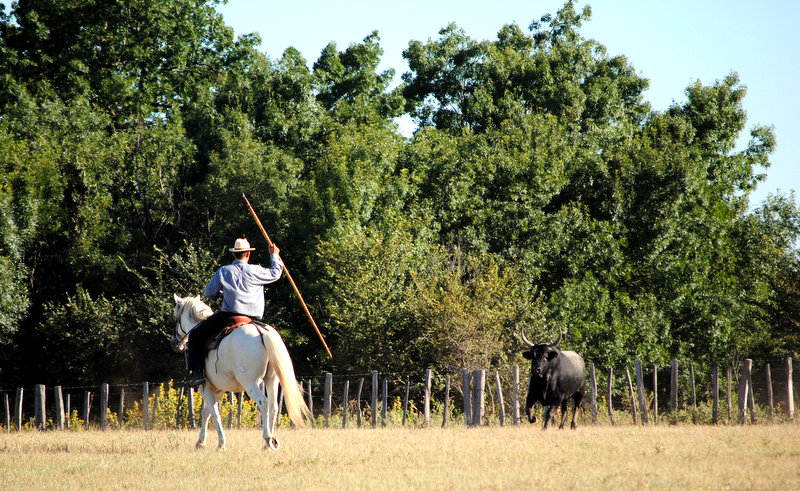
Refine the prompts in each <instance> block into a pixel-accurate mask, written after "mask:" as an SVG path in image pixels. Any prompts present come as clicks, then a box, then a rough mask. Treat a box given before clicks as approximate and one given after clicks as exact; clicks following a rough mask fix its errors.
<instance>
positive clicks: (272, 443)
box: [267, 436, 281, 450]
mask: <svg viewBox="0 0 800 491" xmlns="http://www.w3.org/2000/svg"><path fill="white" fill-rule="evenodd" d="M267 446H268V447H269V449H270V450H278V449H279V448H281V442H280V441H279V440H278V439H277V438H275V437H274V436H273V437H270V438H269V439H268V440H267Z"/></svg>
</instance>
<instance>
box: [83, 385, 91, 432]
mask: <svg viewBox="0 0 800 491" xmlns="http://www.w3.org/2000/svg"><path fill="white" fill-rule="evenodd" d="M91 407H92V393H91V392H89V391H88V390H87V391H85V392H84V393H83V429H84V430H88V429H89V411H90V408H91Z"/></svg>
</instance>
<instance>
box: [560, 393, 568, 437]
mask: <svg viewBox="0 0 800 491" xmlns="http://www.w3.org/2000/svg"><path fill="white" fill-rule="evenodd" d="M567 402H568V399H564V400H563V401H561V423H559V425H558V429H559V430H563V429H564V423H566V422H567Z"/></svg>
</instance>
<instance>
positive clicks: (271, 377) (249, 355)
mask: <svg viewBox="0 0 800 491" xmlns="http://www.w3.org/2000/svg"><path fill="white" fill-rule="evenodd" d="M212 313H213V311H212V310H211V307H209V306H208V305H206V304H205V303H203V302H202V301H201V300H200V297H199V296H197V297H186V298H181V297H179V296H177V295H175V333H174V334H173V336H172V340H171V344H172V347H173V348H174V349H175V350H176V351H184V350H185V349H186V345H187V342H188V340H189V331H191V330H192V329H193V328H194V327H195V326H197V324H199V323H200V321H202V320H203V319H206V318H207V317H208V316H210V315H211V314H212ZM205 368H206V371H205V376H206V381H205V383H203V385H202V386H201V389H200V392H201V394H202V395H203V412H202V417H201V419H200V437H199V438H198V440H197V447H198V448H201V447H204V446H205V441H206V427H207V426H208V419H209V418H210V417H211V416H213V417H214V425H215V426H216V427H217V436H218V448H219V449H224V448H225V442H226V438H225V433H224V432H223V431H222V418H221V417H220V414H219V400H220V397H221V396H222V394H223V393H224V392H241V391H242V390H245V391H247V394H248V395H249V396H250V398H251V399H253V400H254V401H256V403H257V404H258V409H259V410H260V411H261V426H262V428H263V429H264V431H263V436H264V442H265V445H264V448H267V447H269V448H271V449H277V448H279V447H280V442H279V441H278V439H277V438H275V437H274V436H273V434H274V431H275V418H276V416H277V414H278V382H279V381H280V384H281V386H282V387H283V393H284V397H283V399H284V401H285V402H286V409H287V412H288V413H289V419H291V421H292V423H294V424H295V426H297V427H302V426H303V425H304V424H305V418H310V417H311V413H310V411H309V410H308V407H307V406H306V403H305V401H304V400H303V393H302V390H301V389H300V386H299V385H298V383H297V380H296V379H295V375H294V367H293V366H292V360H291V359H290V358H289V352H288V351H287V350H286V345H285V344H284V343H283V340H282V339H281V337H280V335H279V334H278V332H277V331H276V330H275V329H274V328H272V327H270V326H266V327H260V326H256V325H254V324H247V325H244V326H242V327H239V328H237V329H235V330H234V331H233V332H232V333H231V334H229V335H228V336H226V337H225V338H223V339H222V341H221V342H220V343H219V346H218V347H217V348H216V349H214V350H212V351H210V352H209V353H208V356H206V364H205ZM262 380H263V381H264V384H265V385H266V389H267V396H266V397H265V396H264V392H263V391H262V390H261V385H260V384H261V381H262Z"/></svg>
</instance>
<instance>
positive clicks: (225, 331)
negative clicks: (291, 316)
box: [206, 315, 267, 353]
mask: <svg viewBox="0 0 800 491" xmlns="http://www.w3.org/2000/svg"><path fill="white" fill-rule="evenodd" d="M247 324H253V325H255V326H256V327H259V328H264V327H266V326H267V324H265V323H263V322H261V321H257V320H255V319H251V318H250V317H247V316H245V315H234V316H231V317H230V318H229V319H228V323H227V325H226V326H225V327H223V328H222V330H221V331H220V332H218V333H217V334H216V335H214V336H211V337H210V338H209V339H208V340H207V341H206V353H208V352H209V351H211V350H214V349H217V348H218V347H219V343H220V342H222V340H223V339H225V337H226V336H228V335H229V334H231V333H232V332H233V331H235V330H236V329H238V328H240V327H242V326H246V325H247Z"/></svg>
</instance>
